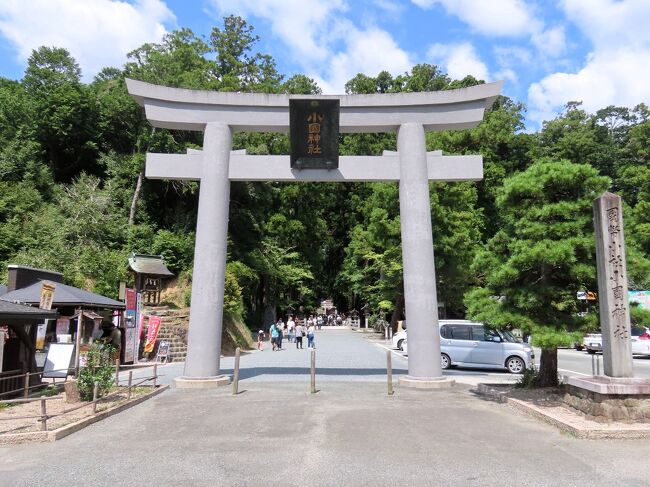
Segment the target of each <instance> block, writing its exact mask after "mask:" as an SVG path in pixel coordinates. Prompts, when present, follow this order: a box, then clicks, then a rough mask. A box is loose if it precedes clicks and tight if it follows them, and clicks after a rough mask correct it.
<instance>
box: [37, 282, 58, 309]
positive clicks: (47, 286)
mask: <svg viewBox="0 0 650 487" xmlns="http://www.w3.org/2000/svg"><path fill="white" fill-rule="evenodd" d="M55 288H56V284H54V283H53V282H48V281H43V282H42V283H41V302H40V304H39V305H38V307H39V308H41V309H48V310H49V309H52V301H54V289H55Z"/></svg>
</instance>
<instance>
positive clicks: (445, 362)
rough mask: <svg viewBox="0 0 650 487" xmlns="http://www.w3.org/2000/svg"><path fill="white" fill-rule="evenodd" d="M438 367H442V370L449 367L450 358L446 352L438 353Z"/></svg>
mask: <svg viewBox="0 0 650 487" xmlns="http://www.w3.org/2000/svg"><path fill="white" fill-rule="evenodd" d="M440 367H442V370H447V369H448V368H449V367H451V359H450V358H449V355H447V354H446V353H442V354H440Z"/></svg>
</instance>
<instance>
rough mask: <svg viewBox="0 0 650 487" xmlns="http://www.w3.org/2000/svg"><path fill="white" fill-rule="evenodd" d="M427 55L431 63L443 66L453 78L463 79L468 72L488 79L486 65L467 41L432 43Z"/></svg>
mask: <svg viewBox="0 0 650 487" xmlns="http://www.w3.org/2000/svg"><path fill="white" fill-rule="evenodd" d="M427 55H428V57H429V58H430V59H431V61H432V62H433V63H435V64H438V65H441V66H443V67H444V68H445V70H446V71H447V74H448V75H449V76H450V77H452V78H454V79H463V78H464V77H465V76H467V75H468V74H471V75H472V76H474V77H475V78H477V79H482V80H485V81H488V80H489V79H490V75H489V72H488V68H487V66H486V65H485V63H484V62H483V61H481V59H480V58H479V56H478V54H477V52H476V50H475V49H474V46H472V44H470V43H469V42H463V43H460V44H433V45H432V46H431V47H429V50H428V51H427Z"/></svg>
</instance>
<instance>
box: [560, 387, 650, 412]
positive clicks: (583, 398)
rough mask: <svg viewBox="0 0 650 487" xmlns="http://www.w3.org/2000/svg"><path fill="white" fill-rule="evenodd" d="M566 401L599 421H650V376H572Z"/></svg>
mask: <svg viewBox="0 0 650 487" xmlns="http://www.w3.org/2000/svg"><path fill="white" fill-rule="evenodd" d="M564 403H565V404H566V405H568V406H570V407H571V408H573V409H576V410H578V411H580V412H581V413H583V414H584V415H585V417H586V418H587V419H589V420H592V421H596V422H599V423H608V422H611V421H622V422H626V423H650V379H633V378H614V377H603V376H595V377H569V378H568V380H567V385H566V394H565V395H564Z"/></svg>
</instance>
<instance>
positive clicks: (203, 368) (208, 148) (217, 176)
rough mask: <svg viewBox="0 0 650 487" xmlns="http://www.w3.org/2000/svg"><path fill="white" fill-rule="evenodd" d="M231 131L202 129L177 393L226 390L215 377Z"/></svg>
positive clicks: (220, 127) (215, 127)
mask: <svg viewBox="0 0 650 487" xmlns="http://www.w3.org/2000/svg"><path fill="white" fill-rule="evenodd" d="M231 145H232V130H231V129H230V127H229V126H228V125H226V124H223V123H208V124H207V125H206V127H205V132H204V136H203V164H202V165H201V182H200V187H199V210H198V216H197V222H196V245H195V250H194V271H193V273H192V303H191V311H190V325H189V331H188V336H187V358H186V361H185V371H184V375H183V376H182V377H178V378H176V379H175V380H174V385H175V386H176V387H178V388H195V387H196V388H205V387H211V386H214V387H217V386H220V385H226V384H228V383H229V382H230V377H229V376H226V375H221V374H220V369H219V365H220V364H219V362H220V358H221V330H222V321H223V296H224V286H225V278H226V250H227V242H228V209H229V206H230V179H229V178H228V171H229V165H230V148H231Z"/></svg>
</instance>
